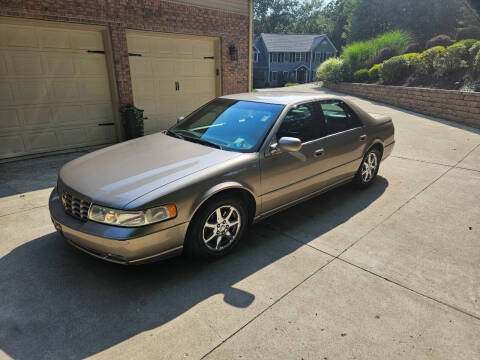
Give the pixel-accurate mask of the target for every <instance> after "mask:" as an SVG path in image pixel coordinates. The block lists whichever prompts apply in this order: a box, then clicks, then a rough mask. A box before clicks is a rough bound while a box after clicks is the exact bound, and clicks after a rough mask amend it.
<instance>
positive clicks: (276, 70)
mask: <svg viewBox="0 0 480 360" xmlns="http://www.w3.org/2000/svg"><path fill="white" fill-rule="evenodd" d="M336 54H337V49H336V48H335V46H334V45H333V43H332V42H331V41H330V39H329V38H328V37H327V35H288V34H263V33H262V34H261V35H260V36H259V37H257V38H255V40H254V47H253V86H254V87H258V88H261V87H268V86H278V85H283V83H285V82H298V83H306V82H310V81H313V79H314V77H315V72H316V69H317V68H318V66H319V65H320V64H321V63H322V62H324V61H325V60H326V59H328V58H330V57H334V56H336Z"/></svg>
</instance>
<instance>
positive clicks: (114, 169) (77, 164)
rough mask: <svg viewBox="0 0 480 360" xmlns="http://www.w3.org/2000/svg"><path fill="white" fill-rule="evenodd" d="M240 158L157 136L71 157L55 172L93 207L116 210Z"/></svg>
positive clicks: (233, 153) (228, 153)
mask: <svg viewBox="0 0 480 360" xmlns="http://www.w3.org/2000/svg"><path fill="white" fill-rule="evenodd" d="M240 155H241V154H240V153H236V152H231V151H224V150H219V149H215V148H211V147H208V146H204V145H201V144H196V143H192V142H189V141H185V140H181V139H177V138H173V137H170V136H167V135H164V134H163V133H157V134H153V135H149V136H145V137H142V138H139V139H135V140H131V141H127V142H123V143H120V144H117V145H114V146H110V147H108V148H105V149H102V150H98V151H95V152H93V153H91V154H88V155H85V156H82V157H80V158H78V159H75V160H73V161H71V162H69V163H67V164H66V165H65V166H64V167H63V168H62V169H61V170H60V179H61V181H62V182H63V183H64V184H65V185H66V186H67V187H70V188H71V189H73V190H74V191H76V192H78V193H80V194H83V195H85V196H87V197H89V198H90V199H91V200H92V201H93V202H94V203H98V204H102V205H107V206H112V207H115V208H120V209H121V208H123V207H125V206H126V205H127V204H128V203H130V202H132V201H133V200H135V199H137V198H138V197H140V196H142V195H145V194H147V193H149V192H151V191H153V190H155V189H158V188H160V187H162V186H165V185H167V184H169V183H171V182H173V181H176V180H178V179H180V178H182V177H185V176H188V175H191V174H193V173H195V172H198V171H201V170H203V169H206V168H209V167H211V166H214V165H216V164H220V163H224V162H225V161H228V160H230V159H233V158H235V157H237V156H240Z"/></svg>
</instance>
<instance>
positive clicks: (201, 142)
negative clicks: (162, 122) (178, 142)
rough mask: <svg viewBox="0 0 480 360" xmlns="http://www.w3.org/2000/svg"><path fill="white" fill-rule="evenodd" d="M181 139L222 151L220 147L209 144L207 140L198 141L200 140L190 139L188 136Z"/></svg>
mask: <svg viewBox="0 0 480 360" xmlns="http://www.w3.org/2000/svg"><path fill="white" fill-rule="evenodd" d="M183 139H184V140H187V141H191V142H194V143H197V144H202V145H207V146H211V147H214V148H216V149H220V150H222V147H221V146H220V145H218V144H215V143H213V142H210V141H207V140H203V139H200V138H193V137H190V136H184V137H183Z"/></svg>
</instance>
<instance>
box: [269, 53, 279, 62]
mask: <svg viewBox="0 0 480 360" xmlns="http://www.w3.org/2000/svg"><path fill="white" fill-rule="evenodd" d="M270 62H278V53H270Z"/></svg>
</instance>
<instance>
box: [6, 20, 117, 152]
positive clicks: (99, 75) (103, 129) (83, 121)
mask: <svg viewBox="0 0 480 360" xmlns="http://www.w3.org/2000/svg"><path fill="white" fill-rule="evenodd" d="M103 50H104V46H103V37H102V33H101V32H100V31H88V30H87V31H84V30H77V29H75V30H73V29H67V28H55V27H47V26H42V25H40V26H37V25H23V24H15V25H13V24H6V23H0V158H7V157H13V156H19V155H26V154H34V153H41V152H49V151H56V150H63V149H69V148H75V147H82V146H91V145H98V144H105V143H111V142H113V141H115V140H116V135H115V128H114V126H110V125H105V124H111V123H113V112H112V103H111V96H110V87H109V79H108V74H107V66H106V61H105V55H104V54H103V53H102V52H103ZM99 124H102V125H100V126H99Z"/></svg>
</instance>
